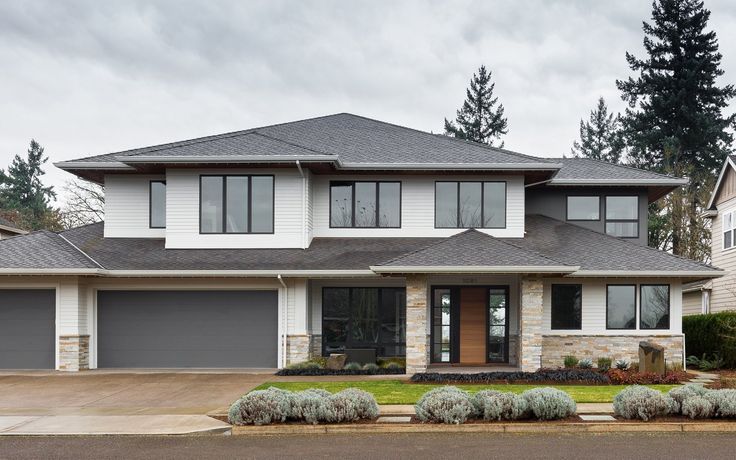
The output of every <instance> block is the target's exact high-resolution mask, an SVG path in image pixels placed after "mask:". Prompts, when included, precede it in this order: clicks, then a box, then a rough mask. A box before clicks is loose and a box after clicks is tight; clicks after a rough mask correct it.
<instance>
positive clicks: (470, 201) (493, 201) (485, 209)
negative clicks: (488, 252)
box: [434, 182, 506, 228]
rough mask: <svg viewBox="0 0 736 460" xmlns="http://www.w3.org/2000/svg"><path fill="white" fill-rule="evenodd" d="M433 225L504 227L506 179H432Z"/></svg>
mask: <svg viewBox="0 0 736 460" xmlns="http://www.w3.org/2000/svg"><path fill="white" fill-rule="evenodd" d="M434 200H435V205H434V226H435V227H436V228H506V182H435V187H434Z"/></svg>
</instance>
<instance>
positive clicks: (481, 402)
mask: <svg viewBox="0 0 736 460" xmlns="http://www.w3.org/2000/svg"><path fill="white" fill-rule="evenodd" d="M471 402H472V404H473V407H474V408H475V415H476V416H477V417H478V418H481V419H483V420H487V421H488V420H498V421H500V420H519V419H522V418H526V417H527V416H528V404H527V402H526V399H524V397H522V396H521V395H517V394H514V393H501V392H499V391H494V390H481V391H479V392H477V393H476V394H475V395H473V396H472V397H471Z"/></svg>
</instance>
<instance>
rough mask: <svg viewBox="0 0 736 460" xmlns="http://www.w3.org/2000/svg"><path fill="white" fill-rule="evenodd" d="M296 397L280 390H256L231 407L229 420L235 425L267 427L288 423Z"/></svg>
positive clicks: (272, 388)
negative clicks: (271, 424) (268, 425)
mask: <svg viewBox="0 0 736 460" xmlns="http://www.w3.org/2000/svg"><path fill="white" fill-rule="evenodd" d="M293 403H294V395H293V393H291V392H290V391H284V390H280V389H278V388H274V387H271V388H268V389H266V390H256V391H251V392H250V393H248V394H246V395H244V396H243V397H242V398H240V399H238V400H237V401H235V402H234V403H233V405H232V406H230V410H228V420H229V421H230V423H231V424H233V425H266V424H269V423H280V422H284V421H286V419H287V418H288V417H289V416H290V415H291V411H292V407H293Z"/></svg>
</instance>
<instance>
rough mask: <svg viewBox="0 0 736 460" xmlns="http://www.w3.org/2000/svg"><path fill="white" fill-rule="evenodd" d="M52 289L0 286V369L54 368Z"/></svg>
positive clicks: (54, 303) (54, 298) (54, 306)
mask: <svg viewBox="0 0 736 460" xmlns="http://www.w3.org/2000/svg"><path fill="white" fill-rule="evenodd" d="M55 318H56V291H54V290H53V289H3V290H0V369H54V367H55V359H54V354H55V344H54V341H55V339H56V323H55Z"/></svg>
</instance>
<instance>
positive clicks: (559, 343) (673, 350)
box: [542, 335, 683, 367]
mask: <svg viewBox="0 0 736 460" xmlns="http://www.w3.org/2000/svg"><path fill="white" fill-rule="evenodd" d="M641 341H649V342H653V343H656V344H659V345H662V346H663V347H664V349H665V352H664V356H665V360H666V361H667V364H683V362H682V348H683V337H682V335H649V336H641V335H614V336H611V335H545V336H544V337H543V338H542V367H559V366H562V364H563V363H562V362H563V360H564V358H565V356H568V355H574V356H575V357H576V358H578V359H585V358H588V359H590V360H592V361H593V364H595V362H596V360H597V359H598V358H611V359H612V360H613V361H614V363H615V362H616V360H619V359H623V360H626V361H629V362H632V361H639V342H641Z"/></svg>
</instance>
